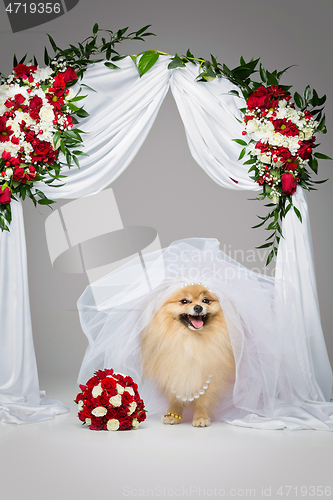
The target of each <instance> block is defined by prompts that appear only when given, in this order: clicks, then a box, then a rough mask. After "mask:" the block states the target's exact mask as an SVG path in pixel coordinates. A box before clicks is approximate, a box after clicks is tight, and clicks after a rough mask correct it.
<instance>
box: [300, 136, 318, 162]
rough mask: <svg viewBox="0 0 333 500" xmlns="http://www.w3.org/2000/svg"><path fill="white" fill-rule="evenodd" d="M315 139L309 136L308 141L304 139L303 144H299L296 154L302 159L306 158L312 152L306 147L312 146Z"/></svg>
mask: <svg viewBox="0 0 333 500" xmlns="http://www.w3.org/2000/svg"><path fill="white" fill-rule="evenodd" d="M314 141H315V139H314V138H311V139H309V140H308V141H304V142H303V144H302V145H301V146H300V148H299V150H298V151H297V154H298V156H300V157H301V158H302V160H308V159H309V158H310V156H311V154H312V151H308V148H312V147H313V143H314Z"/></svg>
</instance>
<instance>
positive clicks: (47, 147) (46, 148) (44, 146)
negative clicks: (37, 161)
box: [34, 141, 52, 156]
mask: <svg viewBox="0 0 333 500" xmlns="http://www.w3.org/2000/svg"><path fill="white" fill-rule="evenodd" d="M34 151H35V153H37V155H38V156H46V155H47V154H48V153H50V152H51V151H52V146H51V144H50V143H49V142H47V141H38V142H37V144H36V145H35V147H34Z"/></svg>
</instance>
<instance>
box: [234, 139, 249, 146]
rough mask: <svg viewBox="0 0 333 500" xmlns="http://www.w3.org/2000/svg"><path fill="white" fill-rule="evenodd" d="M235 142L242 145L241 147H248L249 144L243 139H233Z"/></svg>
mask: <svg viewBox="0 0 333 500" xmlns="http://www.w3.org/2000/svg"><path fill="white" fill-rule="evenodd" d="M231 140H232V141H234V142H237V144H240V145H241V146H247V142H245V141H243V139H231Z"/></svg>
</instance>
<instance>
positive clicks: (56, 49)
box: [47, 33, 58, 52]
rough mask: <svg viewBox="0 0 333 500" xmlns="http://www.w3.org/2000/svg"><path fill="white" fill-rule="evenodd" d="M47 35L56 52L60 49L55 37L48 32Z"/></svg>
mask: <svg viewBox="0 0 333 500" xmlns="http://www.w3.org/2000/svg"><path fill="white" fill-rule="evenodd" d="M47 36H48V37H49V40H50V44H51V45H52V49H53V50H54V52H57V51H58V47H57V45H56V43H55V41H54V40H53V38H52V37H51V36H50V35H49V34H48V33H47Z"/></svg>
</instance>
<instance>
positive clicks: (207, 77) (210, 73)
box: [199, 67, 216, 82]
mask: <svg viewBox="0 0 333 500" xmlns="http://www.w3.org/2000/svg"><path fill="white" fill-rule="evenodd" d="M199 77H200V78H202V79H203V80H204V81H205V82H211V81H213V80H215V78H216V74H215V73H214V70H213V68H212V67H209V68H208V69H207V71H204V72H203V73H200V74H199Z"/></svg>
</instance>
